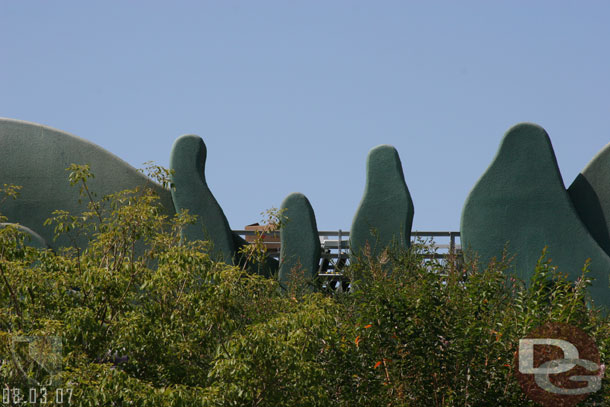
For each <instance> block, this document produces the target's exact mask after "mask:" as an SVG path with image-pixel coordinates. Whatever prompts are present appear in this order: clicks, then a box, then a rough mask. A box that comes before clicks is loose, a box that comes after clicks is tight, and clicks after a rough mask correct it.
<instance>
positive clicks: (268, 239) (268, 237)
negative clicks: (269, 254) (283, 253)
mask: <svg viewBox="0 0 610 407" xmlns="http://www.w3.org/2000/svg"><path fill="white" fill-rule="evenodd" d="M268 229H269V226H265V225H259V224H258V223H253V224H252V225H248V226H246V227H244V230H252V231H260V237H261V238H262V239H263V243H264V244H265V247H266V248H267V250H269V251H279V250H280V235H279V233H280V232H279V231H276V232H273V233H269V232H265V230H268ZM273 234H276V236H273ZM255 239H256V236H254V235H246V242H248V243H252V242H254V240H255Z"/></svg>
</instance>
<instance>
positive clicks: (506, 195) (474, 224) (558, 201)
mask: <svg viewBox="0 0 610 407" xmlns="http://www.w3.org/2000/svg"><path fill="white" fill-rule="evenodd" d="M461 241H462V247H463V248H464V250H465V251H466V253H467V254H469V253H470V254H471V255H477V256H479V257H480V260H481V262H482V263H483V264H487V263H488V262H489V261H490V260H491V259H492V258H494V257H496V258H499V257H500V256H501V255H502V251H503V249H504V247H505V245H507V244H508V250H509V256H515V257H514V259H513V261H512V263H511V264H512V268H511V270H510V271H511V272H512V273H514V274H515V275H517V276H518V277H520V278H521V279H523V280H524V281H525V282H526V283H529V281H530V278H531V276H532V274H533V272H534V268H535V265H536V262H537V260H538V259H539V257H540V255H541V253H542V250H543V248H544V247H545V246H546V247H547V254H548V257H549V258H550V259H551V260H552V263H553V265H555V266H558V269H559V271H561V272H563V273H565V274H567V275H568V277H569V279H570V280H572V281H574V280H575V279H577V278H578V277H579V276H580V275H581V270H582V267H583V265H584V264H585V261H586V260H587V259H588V258H590V259H591V266H590V269H591V273H590V274H589V276H590V277H592V278H594V279H595V282H594V284H593V286H592V287H590V289H589V292H590V293H591V296H592V298H593V300H594V301H595V303H596V305H603V306H605V307H606V308H608V306H610V290H609V288H608V285H609V278H608V276H609V273H610V258H609V257H608V256H607V255H606V253H605V252H604V251H603V250H602V248H601V247H600V246H599V245H598V244H597V242H596V241H595V239H594V238H593V237H592V236H591V234H590V233H589V231H588V230H587V228H586V227H585V225H584V224H583V223H582V221H581V220H580V218H579V216H578V214H577V213H576V210H575V209H574V205H573V204H572V201H571V200H570V196H569V195H568V192H567V191H566V189H565V186H564V184H563V180H562V178H561V174H560V172H559V168H558V166H557V161H556V158H555V153H554V152H553V147H552V145H551V141H550V139H549V136H548V134H547V133H546V131H545V130H544V129H543V128H541V127H539V126H537V125H534V124H529V123H523V124H519V125H516V126H514V127H512V128H511V129H510V130H509V131H508V132H507V133H506V134H505V136H504V139H503V140H502V142H501V144H500V148H499V150H498V153H497V155H496V157H495V158H494V160H493V162H492V163H491V165H490V166H489V168H488V169H487V170H486V171H485V173H484V174H483V176H482V177H481V178H480V179H479V180H478V182H477V183H476V185H475V186H474V188H473V189H472V191H471V192H470V194H469V196H468V198H467V199H466V202H465V204H464V208H463V211H462V220H461Z"/></svg>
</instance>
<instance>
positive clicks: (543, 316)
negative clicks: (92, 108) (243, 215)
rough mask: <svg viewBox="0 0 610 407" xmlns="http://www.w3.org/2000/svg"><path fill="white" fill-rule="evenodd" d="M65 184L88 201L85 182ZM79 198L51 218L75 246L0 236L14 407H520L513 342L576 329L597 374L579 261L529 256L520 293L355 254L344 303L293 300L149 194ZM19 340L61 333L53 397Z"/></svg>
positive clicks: (402, 261)
mask: <svg viewBox="0 0 610 407" xmlns="http://www.w3.org/2000/svg"><path fill="white" fill-rule="evenodd" d="M71 170H72V175H71V180H72V181H73V182H74V184H79V185H81V187H82V190H83V194H84V197H85V198H87V196H88V194H89V192H88V190H87V188H86V186H87V183H86V181H87V179H88V177H90V176H91V175H90V174H89V173H88V171H87V168H86V167H78V166H75V167H72V168H71ZM161 173H162V172H161ZM11 191H14V190H11V189H9V190H8V192H11ZM90 198H91V199H90V202H89V210H88V211H86V212H85V213H83V214H67V213H63V212H57V213H56V217H55V219H53V220H52V221H50V223H51V224H54V225H55V227H56V231H57V233H70V234H73V235H74V236H79V238H82V237H83V236H84V237H85V238H86V239H88V240H89V244H88V245H87V247H86V249H84V250H78V249H76V247H75V248H72V249H68V250H64V251H62V252H61V253H54V252H52V251H43V250H36V249H33V248H30V247H28V246H27V245H25V244H24V239H25V237H24V236H23V235H22V234H21V233H20V232H19V231H18V230H17V229H15V228H11V227H5V228H3V229H1V230H0V331H1V333H0V355H2V356H3V359H4V363H3V364H2V367H1V369H0V376H1V380H2V383H3V384H4V389H5V392H6V390H9V391H10V392H12V393H10V395H14V394H15V392H16V390H17V389H18V390H19V392H20V394H22V395H24V396H25V397H24V400H23V401H24V402H23V403H22V404H26V402H27V397H28V395H29V392H30V391H31V389H32V388H34V389H36V391H37V392H38V393H37V397H38V401H39V402H41V394H42V391H43V390H42V389H43V388H45V389H46V391H47V392H48V394H49V400H48V401H47V404H48V405H54V404H56V405H60V404H61V403H58V402H56V400H55V399H54V397H55V396H56V394H57V389H62V391H65V392H66V396H67V395H68V390H69V391H70V393H71V394H70V396H71V400H70V402H71V404H72V405H78V406H97V405H113V406H123V405H136V406H182V405H184V406H197V405H201V406H230V405H234V406H245V405H252V406H284V405H285V406H331V405H345V406H361V405H376V406H377V405H379V406H382V405H385V406H422V405H430V406H454V405H464V406H486V405H490V403H494V404H495V405H505V406H527V405H533V403H531V402H529V401H528V400H527V399H526V397H525V396H524V394H523V393H522V391H521V389H520V387H519V385H518V384H517V382H516V381H515V379H514V377H513V373H512V372H513V358H514V354H515V351H516V345H517V343H518V340H519V338H521V337H523V336H524V335H525V334H526V333H527V332H528V331H530V330H531V329H532V328H534V327H536V326H539V325H542V324H543V323H545V322H547V321H554V322H563V323H568V324H571V325H574V326H577V327H580V328H582V329H583V330H584V331H585V332H587V333H588V334H589V335H590V336H591V337H593V338H594V339H595V341H596V343H597V345H598V347H599V350H600V353H601V357H602V361H604V360H606V355H607V352H608V350H609V346H608V345H609V344H610V335H608V333H609V331H610V324H609V323H608V319H606V318H604V317H602V316H601V315H600V314H599V313H598V312H597V311H596V310H594V309H591V308H588V307H587V306H586V302H587V296H586V288H587V286H588V285H589V283H590V282H589V281H588V279H587V267H586V265H585V267H584V269H583V278H582V279H581V280H579V281H578V282H577V283H576V284H571V283H569V282H568V281H567V280H566V279H565V277H564V276H563V275H562V274H561V273H560V272H559V271H558V270H556V269H555V268H554V267H553V266H552V265H551V263H550V262H549V261H548V260H547V259H546V257H545V254H544V253H543V254H542V256H541V259H540V261H539V263H538V265H537V267H536V272H535V276H534V278H533V280H532V281H531V282H530V284H529V285H528V286H526V284H524V282H521V281H517V280H515V279H512V278H507V277H506V276H505V274H504V272H503V271H504V270H505V269H506V267H507V264H508V260H507V259H506V258H503V259H500V260H499V261H498V262H495V263H492V264H489V265H487V266H486V267H482V266H481V265H479V264H477V263H476V262H475V263H471V264H465V265H462V264H460V263H458V262H457V261H455V260H456V259H449V260H447V261H443V262H440V261H430V260H426V259H425V256H424V255H425V254H426V250H427V249H426V248H425V247H422V246H420V245H415V246H414V247H412V248H411V249H410V250H408V251H398V250H388V251H386V252H384V253H383V254H382V255H381V257H380V258H372V257H371V255H370V254H367V251H366V250H365V252H364V253H363V255H362V256H361V258H360V259H359V261H358V262H356V263H354V264H353V265H352V266H351V268H350V269H349V271H348V273H349V275H350V276H351V279H352V286H353V287H354V288H353V290H352V292H350V293H307V292H305V293H299V294H298V295H295V293H294V292H285V291H282V290H281V289H280V287H279V285H278V284H277V282H276V281H274V280H272V279H267V278H264V277H261V276H258V275H252V274H249V273H247V272H246V271H245V270H244V269H242V268H239V267H235V266H229V265H226V264H222V263H219V262H216V261H213V260H212V259H210V257H209V256H208V254H207V249H208V243H206V242H185V241H183V240H182V239H181V238H180V228H181V227H182V225H185V224H187V223H189V222H192V221H193V219H192V217H190V216H189V215H188V214H186V213H183V214H179V215H178V216H177V217H176V218H175V219H167V218H166V217H164V216H163V215H161V213H162V212H161V211H160V210H159V207H158V205H159V203H158V198H157V197H156V196H155V195H154V194H152V193H151V192H150V191H148V190H146V189H136V190H131V191H123V192H121V193H118V194H115V195H112V196H109V197H104V198H102V199H101V200H99V201H96V200H95V199H93V197H92V196H90ZM75 241H77V240H76V238H75ZM16 337H34V338H40V337H61V346H62V348H61V356H62V360H61V376H60V377H58V378H56V379H59V383H57V382H55V383H51V384H50V385H48V386H47V384H46V383H45V381H44V380H46V379H49V372H48V371H45V370H44V369H41V367H40V365H39V364H36V363H30V364H27V363H25V362H24V361H25V360H26V358H27V355H26V354H24V352H23V350H22V349H21V348H18V347H17V345H18V344H17V345H16V343H15V338H16ZM20 349H21V350H20ZM30 357H31V353H30ZM14 359H17V360H21V362H22V363H21V364H20V363H13V362H14ZM39 360H40V359H39ZM24 374H25V376H28V377H29V380H28V379H27V378H26V377H25V376H24ZM43 379H44V380H43ZM51 395H52V396H53V397H51ZM13 401H15V400H13V399H11V400H10V402H7V403H5V404H7V405H10V404H11V403H12V404H13V405H15V404H19V403H18V402H17V403H13ZM17 401H18V400H17ZM589 401H592V402H599V403H602V402H604V401H605V402H606V403H608V402H610V392H609V391H608V390H607V389H606V388H605V387H602V391H600V392H598V393H596V394H594V395H593V396H592V397H590V398H589ZM65 404H67V401H64V405H65Z"/></svg>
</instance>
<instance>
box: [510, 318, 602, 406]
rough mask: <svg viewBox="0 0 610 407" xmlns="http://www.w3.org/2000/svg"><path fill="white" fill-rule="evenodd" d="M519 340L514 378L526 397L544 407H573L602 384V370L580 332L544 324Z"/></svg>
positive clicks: (590, 343) (593, 348)
mask: <svg viewBox="0 0 610 407" xmlns="http://www.w3.org/2000/svg"><path fill="white" fill-rule="evenodd" d="M527 336H528V337H526V338H523V339H520V340H519V347H518V350H517V353H516V355H515V367H516V369H515V370H516V371H515V375H516V377H517V380H518V381H519V384H520V385H521V388H522V389H523V391H524V392H525V394H526V395H527V396H528V398H530V399H532V400H534V401H537V402H538V403H540V404H542V405H544V406H573V405H576V404H577V403H579V402H581V401H582V400H584V399H585V398H586V397H587V396H589V395H590V394H592V393H594V392H596V391H598V390H599V389H600V388H601V385H602V377H603V370H604V367H603V366H602V365H600V356H599V352H598V350H597V347H596V346H595V343H594V342H593V340H592V339H591V338H590V337H589V336H588V335H587V334H586V333H585V332H584V331H582V330H581V329H579V328H576V327H573V326H569V325H565V324H558V323H547V324H545V325H543V326H541V327H539V328H537V329H535V330H534V331H532V332H530V333H529V334H528V335H527Z"/></svg>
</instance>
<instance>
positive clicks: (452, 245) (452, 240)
mask: <svg viewBox="0 0 610 407" xmlns="http://www.w3.org/2000/svg"><path fill="white" fill-rule="evenodd" d="M449 254H455V233H454V232H449Z"/></svg>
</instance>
